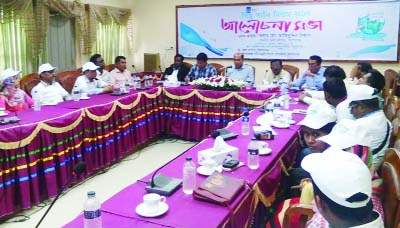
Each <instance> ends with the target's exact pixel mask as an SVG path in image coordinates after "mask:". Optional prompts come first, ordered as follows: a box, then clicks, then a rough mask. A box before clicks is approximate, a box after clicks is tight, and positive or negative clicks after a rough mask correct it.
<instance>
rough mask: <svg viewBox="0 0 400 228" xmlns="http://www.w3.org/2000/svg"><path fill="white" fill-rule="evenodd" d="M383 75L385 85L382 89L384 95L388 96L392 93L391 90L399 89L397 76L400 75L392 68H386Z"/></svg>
mask: <svg viewBox="0 0 400 228" xmlns="http://www.w3.org/2000/svg"><path fill="white" fill-rule="evenodd" d="M383 75H384V76H385V87H384V88H383V90H382V95H383V97H386V96H388V95H389V94H390V91H393V92H396V91H397V78H398V76H399V75H398V73H397V72H396V71H395V70H392V69H387V70H385V72H384V73H383Z"/></svg>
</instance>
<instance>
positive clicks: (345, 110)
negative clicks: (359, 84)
mask: <svg viewBox="0 0 400 228" xmlns="http://www.w3.org/2000/svg"><path fill="white" fill-rule="evenodd" d="M324 95H325V100H326V102H327V103H328V104H330V105H332V106H333V107H335V109H336V117H337V120H338V121H339V120H342V119H354V116H353V115H351V113H350V111H349V103H348V101H346V98H347V91H346V86H345V85H344V82H343V80H342V79H340V78H329V79H327V80H326V81H325V82H324Z"/></svg>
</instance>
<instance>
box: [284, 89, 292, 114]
mask: <svg viewBox="0 0 400 228" xmlns="http://www.w3.org/2000/svg"><path fill="white" fill-rule="evenodd" d="M289 103H290V97H289V91H288V89H287V88H285V90H284V91H283V108H284V109H289Z"/></svg>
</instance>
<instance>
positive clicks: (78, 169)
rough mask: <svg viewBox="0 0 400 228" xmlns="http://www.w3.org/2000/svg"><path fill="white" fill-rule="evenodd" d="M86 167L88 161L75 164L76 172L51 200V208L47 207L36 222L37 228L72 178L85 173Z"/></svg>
mask: <svg viewBox="0 0 400 228" xmlns="http://www.w3.org/2000/svg"><path fill="white" fill-rule="evenodd" d="M85 169H86V163H85V162H79V163H77V164H76V165H75V166H74V173H73V174H72V176H70V177H69V178H68V180H67V183H66V184H65V185H64V186H63V187H62V188H61V190H60V191H59V192H58V194H57V196H56V198H55V199H54V200H53V202H51V204H50V206H49V208H47V210H46V212H45V213H44V215H43V216H42V218H41V219H40V220H39V222H38V223H37V224H36V226H35V228H38V227H39V226H40V224H41V223H42V221H43V219H44V218H45V217H46V215H47V214H48V213H49V211H50V209H51V208H52V207H53V205H54V203H55V202H56V201H57V200H58V198H59V197H60V196H61V193H62V192H63V191H64V190H65V188H66V187H67V186H68V184H69V183H70V182H71V181H72V178H73V177H74V176H75V175H74V174H76V175H78V176H79V175H80V174H81V173H83V172H84V171H85Z"/></svg>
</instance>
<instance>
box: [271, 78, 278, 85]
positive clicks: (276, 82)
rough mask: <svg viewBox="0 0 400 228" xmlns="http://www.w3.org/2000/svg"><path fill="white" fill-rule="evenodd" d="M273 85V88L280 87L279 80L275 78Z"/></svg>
mask: <svg viewBox="0 0 400 228" xmlns="http://www.w3.org/2000/svg"><path fill="white" fill-rule="evenodd" d="M272 85H273V87H277V86H278V79H277V78H276V77H275V76H274V79H273V80H272Z"/></svg>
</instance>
